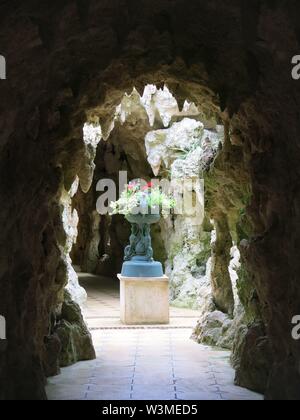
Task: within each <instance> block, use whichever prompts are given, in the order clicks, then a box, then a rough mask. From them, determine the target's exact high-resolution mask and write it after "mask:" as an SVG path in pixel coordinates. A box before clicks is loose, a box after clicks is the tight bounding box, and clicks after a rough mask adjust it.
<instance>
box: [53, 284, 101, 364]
mask: <svg viewBox="0 0 300 420" xmlns="http://www.w3.org/2000/svg"><path fill="white" fill-rule="evenodd" d="M55 332H56V334H57V336H58V337H59V339H60V342H61V344H62V349H61V352H60V354H59V362H60V366H62V367H64V366H69V365H71V364H73V363H76V362H78V361H81V360H92V359H95V358H96V353H95V350H94V347H93V341H92V337H91V334H90V333H89V331H88V329H87V327H86V325H85V323H84V320H83V317H82V315H81V311H80V307H79V305H78V304H77V303H75V302H74V301H73V300H72V299H71V295H70V294H69V292H67V291H65V297H64V303H63V305H62V311H61V319H59V320H58V322H57V325H56V327H55Z"/></svg>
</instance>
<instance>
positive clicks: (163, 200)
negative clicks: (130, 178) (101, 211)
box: [110, 183, 176, 217]
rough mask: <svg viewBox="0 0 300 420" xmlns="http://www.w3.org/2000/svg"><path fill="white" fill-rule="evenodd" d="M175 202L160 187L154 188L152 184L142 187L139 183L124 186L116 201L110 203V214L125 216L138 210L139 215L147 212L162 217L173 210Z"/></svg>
mask: <svg viewBox="0 0 300 420" xmlns="http://www.w3.org/2000/svg"><path fill="white" fill-rule="evenodd" d="M175 206H176V201H175V199H174V198H173V197H171V196H168V195H166V194H165V193H163V192H162V191H161V189H160V187H154V186H153V185H152V183H148V184H147V185H142V184H141V183H131V184H129V185H127V186H126V188H125V190H124V191H123V193H122V194H121V197H120V199H119V200H118V201H116V202H112V203H110V207H111V208H112V213H111V214H113V215H114V214H123V215H124V216H127V215H129V214H132V213H133V211H134V210H136V209H140V210H141V213H142V212H143V213H144V212H145V210H146V211H147V213H148V214H150V213H151V212H152V211H159V212H160V214H162V215H163V216H164V217H167V216H168V215H169V214H170V210H172V209H174V208H175Z"/></svg>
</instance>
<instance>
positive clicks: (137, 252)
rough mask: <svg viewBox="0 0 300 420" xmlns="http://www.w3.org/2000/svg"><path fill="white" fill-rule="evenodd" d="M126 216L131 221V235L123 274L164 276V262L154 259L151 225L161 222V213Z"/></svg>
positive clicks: (130, 275) (126, 250)
mask: <svg viewBox="0 0 300 420" xmlns="http://www.w3.org/2000/svg"><path fill="white" fill-rule="evenodd" d="M125 217H126V219H127V220H128V222H129V223H131V236H130V244H129V245H128V246H127V247H126V248H125V256H124V264H123V268H122V276H124V277H162V276H163V268H162V264H161V263H160V262H156V261H154V260H153V249H152V242H151V225H152V224H154V223H158V222H159V220H160V215H159V214H152V213H149V214H141V213H139V214H129V215H127V216H125Z"/></svg>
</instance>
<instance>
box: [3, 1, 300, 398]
mask: <svg viewBox="0 0 300 420" xmlns="http://www.w3.org/2000/svg"><path fill="white" fill-rule="evenodd" d="M121 3H122V4H120V2H111V1H110V2H108V1H107V2H106V1H104V2H101V3H99V2H95V1H90V2H89V3H88V6H87V7H85V5H84V4H83V3H82V2H75V1H68V2H67V3H64V4H59V5H58V4H57V3H51V4H50V3H49V5H48V7H46V8H45V6H44V5H41V4H38V5H37V4H36V2H35V1H33V0H32V1H29V2H27V4H26V5H23V4H22V5H17V6H16V5H15V4H8V3H5V4H4V5H2V6H1V16H3V17H5V22H3V23H2V31H1V41H2V42H1V44H2V48H3V53H5V56H6V57H7V63H8V64H7V65H8V75H9V76H8V79H7V81H5V82H3V83H2V82H1V86H0V89H1V98H3V101H2V102H1V104H0V110H1V115H2V118H1V122H0V126H1V130H2V140H1V149H0V162H1V164H0V170H1V190H0V196H1V202H2V203H3V205H2V208H1V212H0V218H1V219H0V220H1V221H2V223H1V225H2V226H3V229H2V232H1V237H0V241H1V242H0V246H1V265H0V279H1V280H0V291H1V293H0V308H1V312H2V315H4V316H5V317H6V320H7V337H8V346H7V350H6V352H5V353H4V355H3V357H1V360H0V376H1V382H2V383H5V388H3V389H1V391H0V398H1V399H12V398H22V399H26V398H27V399H30V398H37V399H42V398H45V393H44V372H43V368H42V361H43V359H44V357H45V351H46V348H45V342H44V339H45V336H47V333H48V329H49V322H50V319H49V318H50V313H51V310H52V309H53V308H54V307H55V306H56V303H57V297H58V294H59V293H60V292H61V290H62V288H63V286H64V284H63V282H64V280H63V281H61V280H60V279H59V276H58V275H57V273H58V268H59V264H60V261H61V254H60V252H59V248H58V246H57V238H58V236H59V232H60V229H61V222H60V219H59V214H60V213H59V212H60V210H59V206H58V202H59V192H60V190H61V187H62V185H64V187H65V188H66V189H68V188H69V187H70V186H71V185H72V183H73V181H74V179H75V177H76V175H79V177H80V178H81V184H82V186H83V189H86V188H87V187H88V186H89V184H90V182H91V176H92V174H91V173H89V171H87V167H86V161H87V159H90V158H91V157H92V156H91V155H89V152H90V150H89V148H86V147H85V145H84V144H83V142H82V140H81V139H82V135H81V127H82V125H83V123H84V122H85V120H86V117H87V116H88V117H92V115H91V114H90V111H91V110H92V111H93V109H95V107H96V108H97V112H98V114H101V115H102V116H103V121H101V122H105V121H109V119H108V118H107V117H108V116H109V115H110V113H111V111H112V107H113V106H114V104H115V103H116V102H118V100H120V98H121V95H122V94H123V92H124V91H129V89H131V87H132V86H133V85H134V86H136V88H137V89H138V90H139V89H141V87H143V86H144V85H145V84H146V83H152V82H153V83H155V84H159V82H161V83H162V84H164V83H167V84H168V86H169V87H170V89H171V91H172V92H173V94H174V95H175V96H176V98H177V100H178V102H179V103H181V104H182V101H183V100H185V98H186V97H190V98H191V100H193V101H194V102H195V103H196V104H197V103H199V102H200V103H203V104H204V105H205V106H207V107H208V110H207V111H208V112H209V110H210V109H211V108H213V109H214V110H215V109H217V108H218V106H219V107H220V110H221V117H222V118H223V121H224V123H225V124H227V127H228V133H230V139H231V141H229V139H228V143H227V146H228V148H227V149H226V150H225V151H224V153H225V155H226V162H228V165H227V166H226V168H224V166H223V165H222V164H221V163H220V165H221V169H219V168H218V167H217V168H216V170H217V171H220V172H219V174H220V173H221V172H222V171H223V170H225V171H229V172H230V173H228V172H226V176H227V177H228V185H227V187H228V188H226V189H225V193H226V194H224V191H222V192H223V195H225V198H228V200H229V201H230V194H227V193H228V192H229V190H230V188H231V187H232V188H233V189H235V188H237V189H238V188H239V187H238V185H240V183H239V182H238V183H237V181H240V170H241V168H242V170H243V173H245V174H246V175H247V178H248V180H249V183H250V186H251V192H252V197H251V200H250V202H249V203H246V204H248V206H247V211H246V213H245V215H243V216H244V224H243V226H238V229H237V235H238V238H239V239H241V242H240V250H241V253H242V259H243V262H244V267H245V272H244V273H243V277H242V283H241V285H240V289H241V290H240V291H241V297H242V300H243V303H244V305H245V307H246V309H247V311H248V316H249V325H250V329H249V332H247V331H246V332H245V334H244V335H243V340H242V343H240V345H239V346H238V348H239V351H238V352H236V353H235V354H236V357H235V364H236V366H237V368H238V380H239V383H241V384H243V385H247V386H250V387H253V388H255V387H256V385H257V372H258V371H260V367H261V366H264V367H265V366H266V360H267V361H268V363H267V364H268V366H267V370H266V376H265V382H266V383H265V384H264V385H265V386H264V388H265V389H266V395H267V397H268V398H274V399H276V398H287V399H293V398H296V399H297V398H299V382H300V379H299V372H298V370H297V366H298V363H299V357H300V354H299V346H298V344H297V342H296V341H294V340H293V339H292V338H291V333H290V331H291V330H290V322H291V319H292V316H294V315H295V314H296V313H297V312H298V310H299V298H298V297H299V283H298V281H297V278H298V273H299V272H300V267H299V262H298V261H299V258H298V252H297V242H298V239H299V227H298V225H299V223H298V217H299V215H298V213H299V212H298V208H299V194H298V173H297V167H298V156H299V151H298V147H297V139H298V137H299V131H300V127H299V123H298V107H297V103H298V98H299V91H298V89H299V88H298V87H297V86H296V85H295V83H294V82H293V81H292V79H291V77H290V67H289V66H290V57H292V56H293V55H294V52H295V50H297V48H299V37H298V30H297V23H296V22H295V20H294V16H295V12H294V11H295V8H297V7H298V6H297V5H295V3H294V2H292V3H291V5H290V6H285V8H283V7H282V6H279V5H276V6H274V7H270V6H269V5H268V4H264V3H257V2H253V3H251V5H250V4H249V5H248V4H247V5H246V4H245V3H241V2H240V1H233V2H231V5H230V6H228V5H227V4H226V5H225V4H224V3H223V2H221V1H217V0H215V1H212V2H206V1H200V2H199V1H190V2H188V4H187V3H186V1H182V0H177V1H173V2H169V1H162V0H159V1H155V2H153V0H152V1H147V0H144V1H138V2H136V1H132V2H130V4H127V3H126V2H121ZM16 51H17V53H16ZM20 68H22V72H20ZM187 93H188V94H187ZM283 103H284V104H285V105H284V108H285V109H284V110H283V109H282V104H283ZM99 104H102V105H100V107H99ZM103 127H104V132H105V131H106V130H109V127H105V125H103ZM221 159H222V158H221ZM235 168H239V170H238V171H236V170H235ZM33 215H34V218H33ZM231 220H232V219H231ZM29 244H30V246H29ZM247 311H246V312H247ZM269 345H270V346H271V350H270V351H269V350H267V349H268V347H269ZM266 350H267V353H268V354H269V353H270V356H268V358H267V359H266V356H265V354H266ZM257 361H258V362H259V367H258V368H257Z"/></svg>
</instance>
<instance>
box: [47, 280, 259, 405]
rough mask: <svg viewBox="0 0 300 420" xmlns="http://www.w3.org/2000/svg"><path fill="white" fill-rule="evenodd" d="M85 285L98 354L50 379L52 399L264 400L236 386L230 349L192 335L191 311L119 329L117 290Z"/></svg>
mask: <svg viewBox="0 0 300 420" xmlns="http://www.w3.org/2000/svg"><path fill="white" fill-rule="evenodd" d="M94 280H95V279H94ZM90 281H91V283H93V281H92V280H91V279H90ZM85 286H86V287H87V290H88V293H89V295H90V297H89V301H88V305H87V308H86V315H87V316H88V317H89V323H90V325H93V328H94V329H93V330H92V335H93V340H94V344H95V347H96V351H97V359H96V360H94V361H89V362H81V363H78V364H76V365H74V366H71V367H68V368H65V369H62V374H61V375H60V376H57V377H55V378H51V379H49V384H48V386H47V393H48V397H49V399H50V400H261V399H262V397H261V396H260V395H257V394H255V393H252V392H250V391H248V390H245V389H242V388H239V387H236V386H234V385H233V379H234V371H233V369H232V368H231V367H230V365H229V353H228V352H225V351H218V350H215V349H212V348H210V347H207V346H202V345H199V344H196V343H195V342H193V341H192V340H190V336H191V332H192V328H191V326H192V325H186V327H185V326H184V325H183V324H189V323H193V322H194V316H195V313H193V311H191V312H190V311H187V312H185V311H184V310H178V311H176V310H175V311H172V316H173V318H172V319H173V321H172V322H173V324H172V326H171V327H169V328H163V329H161V328H156V327H153V328H136V329H127V328H125V327H121V328H120V326H119V324H118V314H119V312H118V292H117V290H116V289H111V288H110V287H109V286H108V285H106V287H104V290H103V292H101V291H100V290H99V288H98V290H95V289H97V287H96V288H95V287H92V286H88V285H87V284H85ZM100 308H102V309H100ZM110 317H112V318H110ZM193 325H194V324H193Z"/></svg>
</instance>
